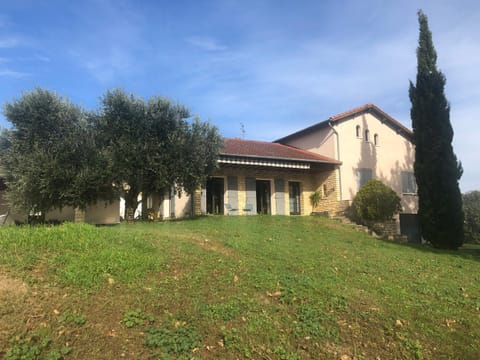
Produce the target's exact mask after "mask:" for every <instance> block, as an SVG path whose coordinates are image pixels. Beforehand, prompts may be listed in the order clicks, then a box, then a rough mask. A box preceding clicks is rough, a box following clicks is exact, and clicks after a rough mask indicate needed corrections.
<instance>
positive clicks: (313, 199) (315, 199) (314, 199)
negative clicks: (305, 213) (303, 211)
mask: <svg viewBox="0 0 480 360" xmlns="http://www.w3.org/2000/svg"><path fill="white" fill-rule="evenodd" d="M321 198H322V194H320V191H318V190H317V191H315V192H314V193H312V194H311V195H310V197H309V199H310V205H312V211H313V210H315V208H316V207H317V206H318V204H319V203H320V200H321Z"/></svg>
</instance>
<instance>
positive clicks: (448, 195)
mask: <svg viewBox="0 0 480 360" xmlns="http://www.w3.org/2000/svg"><path fill="white" fill-rule="evenodd" d="M418 21H419V25H420V35H419V40H418V48H417V78H416V84H415V85H414V84H413V83H412V82H410V91H409V93H410V101H411V103H412V108H411V112H410V114H411V118H412V128H413V133H414V141H415V165H414V171H415V177H416V180H417V186H418V200H419V210H418V216H419V223H420V232H421V234H422V236H423V238H424V239H426V240H427V241H429V242H430V243H431V244H432V245H433V246H434V247H437V248H442V249H457V248H458V247H460V246H462V244H463V240H464V233H463V220H464V215H463V210H462V196H461V193H460V189H459V186H458V180H459V179H460V177H461V176H462V172H463V170H462V166H461V164H460V163H459V162H458V161H457V158H456V156H455V154H454V152H453V148H452V139H453V129H452V125H451V123H450V105H449V104H448V101H447V99H446V97H445V93H444V87H445V81H446V80H445V76H444V75H443V74H442V72H440V71H439V70H438V69H437V64H436V63H437V53H436V51H435V48H434V46H433V41H432V33H431V32H430V29H429V27H428V19H427V16H426V15H425V14H424V13H423V12H422V11H421V10H420V11H419V12H418Z"/></svg>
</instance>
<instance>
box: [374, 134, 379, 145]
mask: <svg viewBox="0 0 480 360" xmlns="http://www.w3.org/2000/svg"><path fill="white" fill-rule="evenodd" d="M373 143H374V144H375V146H378V134H375V135H373Z"/></svg>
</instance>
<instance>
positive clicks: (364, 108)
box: [275, 103, 413, 142]
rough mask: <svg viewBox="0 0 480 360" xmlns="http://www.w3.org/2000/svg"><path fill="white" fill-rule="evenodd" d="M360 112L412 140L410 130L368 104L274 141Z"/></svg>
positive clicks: (283, 139)
mask: <svg viewBox="0 0 480 360" xmlns="http://www.w3.org/2000/svg"><path fill="white" fill-rule="evenodd" d="M362 112H370V113H374V114H376V115H377V116H378V117H380V118H381V119H382V120H384V121H385V122H386V123H387V124H389V125H390V126H392V127H393V128H395V129H397V130H398V131H399V132H400V133H402V134H403V135H404V136H405V137H406V138H408V139H409V140H412V138H413V132H412V130H410V129H409V128H407V127H406V126H404V125H403V124H401V123H400V122H399V121H397V120H395V119H394V118H393V117H391V116H390V115H388V114H387V113H386V112H385V111H383V110H382V109H380V108H379V107H378V106H376V105H375V104H372V103H368V104H365V105H362V106H359V107H356V108H354V109H351V110H348V111H345V112H342V113H340V114H337V115H334V116H331V117H330V118H328V119H327V120H325V121H322V122H319V123H317V124H314V125H312V126H309V127H307V128H305V129H302V130H299V131H296V132H294V133H292V134H290V135H287V136H284V137H282V138H280V139H278V140H275V142H283V141H286V140H287V139H290V138H292V137H295V136H297V135H301V134H305V133H306V132H309V131H312V130H315V129H319V128H322V127H325V126H328V124H329V123H330V122H333V123H334V122H337V121H340V120H343V119H345V118H348V117H350V116H354V115H357V114H360V113H362Z"/></svg>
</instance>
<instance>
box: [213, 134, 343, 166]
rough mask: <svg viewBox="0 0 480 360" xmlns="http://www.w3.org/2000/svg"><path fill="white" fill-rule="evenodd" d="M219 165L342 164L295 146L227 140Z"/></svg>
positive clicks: (225, 140)
mask: <svg viewBox="0 0 480 360" xmlns="http://www.w3.org/2000/svg"><path fill="white" fill-rule="evenodd" d="M219 163H229V164H240V165H260V166H277V167H292V168H303V169H309V168H310V164H311V163H320V164H331V165H340V164H341V162H340V161H338V160H335V159H332V158H329V157H326V156H323V155H319V154H315V153H313V152H310V151H306V150H302V149H298V148H295V147H293V146H288V145H283V144H279V143H271V142H266V141H254V140H243V139H237V138H235V139H232V138H225V139H224V146H223V149H222V150H221V151H220V159H219Z"/></svg>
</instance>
